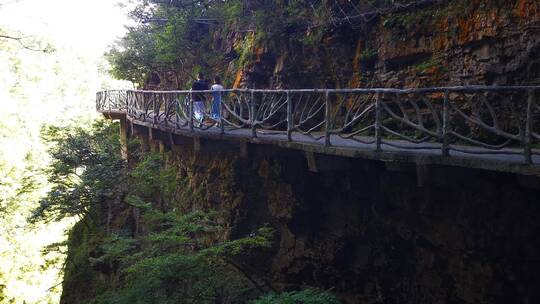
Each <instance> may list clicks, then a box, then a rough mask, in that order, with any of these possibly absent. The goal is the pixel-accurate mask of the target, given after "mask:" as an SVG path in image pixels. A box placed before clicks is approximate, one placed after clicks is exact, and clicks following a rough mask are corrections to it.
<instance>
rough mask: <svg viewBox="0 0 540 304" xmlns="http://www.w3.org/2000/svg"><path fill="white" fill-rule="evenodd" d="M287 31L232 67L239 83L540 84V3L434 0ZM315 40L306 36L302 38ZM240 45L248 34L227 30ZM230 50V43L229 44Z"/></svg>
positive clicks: (321, 85) (528, 0) (296, 85)
mask: <svg viewBox="0 0 540 304" xmlns="http://www.w3.org/2000/svg"><path fill="white" fill-rule="evenodd" d="M304 31H305V32H301V33H294V35H292V34H291V35H282V36H280V38H274V40H273V41H270V42H269V41H266V42H264V41H259V42H258V43H261V44H262V45H258V44H257V43H254V44H253V45H252V46H251V56H250V57H249V58H250V59H249V60H247V61H245V62H243V65H242V66H241V67H238V66H235V65H230V66H229V69H228V75H227V77H228V78H231V79H235V81H234V82H232V81H231V84H233V86H234V87H238V86H244V87H257V88H260V87H265V88H269V87H270V88H307V87H319V88H340V87H426V86H443V85H469V84H487V85H491V84H498V85H504V84H508V85H519V84H522V85H523V84H529V85H532V84H539V83H540V74H539V73H540V72H539V71H540V62H539V59H538V58H540V4H539V3H538V1H534V0H515V1H483V0H475V1H461V0H457V1H443V2H442V4H441V2H437V1H435V2H434V4H431V5H427V6H424V7H420V8H417V7H413V8H411V9H405V10H396V11H393V12H387V13H383V14H381V15H380V16H378V17H377V18H375V19H373V20H371V21H368V22H365V23H363V24H360V25H358V24H353V25H351V24H348V23H346V22H345V23H343V24H340V25H339V26H336V27H335V28H333V29H332V30H327V31H325V32H324V34H323V35H322V36H321V38H314V40H312V41H311V40H310V37H311V36H313V32H311V31H310V30H304ZM299 35H300V37H302V39H304V40H310V42H309V43H306V42H305V41H300V40H302V39H299V38H298V36H299ZM228 37H231V38H233V37H234V39H236V41H240V42H236V43H237V44H238V43H241V41H243V40H244V39H246V36H245V35H232V36H231V35H229V36H228ZM228 49H229V50H231V49H232V47H229V48H228Z"/></svg>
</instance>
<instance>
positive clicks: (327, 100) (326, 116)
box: [324, 90, 332, 147]
mask: <svg viewBox="0 0 540 304" xmlns="http://www.w3.org/2000/svg"><path fill="white" fill-rule="evenodd" d="M331 127H332V125H331V123H330V93H329V92H328V90H325V91H324V145H325V146H326V147H329V146H331V145H332V143H331V142H330V136H331V134H330V128H331Z"/></svg>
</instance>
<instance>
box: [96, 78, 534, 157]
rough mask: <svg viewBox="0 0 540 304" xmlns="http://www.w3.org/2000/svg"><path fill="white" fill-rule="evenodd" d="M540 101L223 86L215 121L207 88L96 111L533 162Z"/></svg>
mask: <svg viewBox="0 0 540 304" xmlns="http://www.w3.org/2000/svg"><path fill="white" fill-rule="evenodd" d="M200 93H203V94H204V95H205V96H206V99H207V100H208V102H207V105H206V111H205V112H204V116H205V119H204V123H203V124H202V125H201V124H199V123H198V122H197V121H196V120H195V118H194V102H193V97H194V95H195V94H200ZM539 97H540V86H506V87H502V86H501V87H495V86H469V87H441V88H421V89H382V88H380V89H327V90H322V89H298V90H251V89H232V90H224V91H222V102H221V104H220V113H221V114H222V116H221V119H215V118H212V117H211V115H210V104H211V102H212V101H211V100H212V98H211V91H197V92H194V91H137V90H122V91H119V90H114V91H102V92H98V93H97V96H96V102H97V104H96V105H97V110H98V111H99V112H102V113H119V114H120V113H125V114H126V115H127V118H128V119H129V120H131V121H132V122H134V123H141V124H145V125H151V126H153V127H161V128H166V129H167V130H181V131H182V132H194V133H200V132H205V133H212V134H220V135H222V136H225V137H227V136H236V137H238V136H244V137H250V138H265V137H272V138H275V139H277V140H282V141H287V142H293V143H294V142H303V143H308V144H313V145H320V146H325V147H343V148H346V149H359V150H372V151H374V152H377V153H378V152H385V151H394V152H396V151H403V152H407V151H409V152H411V151H412V153H415V154H430V155H433V154H437V155H439V156H441V157H445V158H450V157H453V156H460V157H461V156H464V155H465V156H466V155H476V158H485V159H492V160H500V161H502V162H505V161H507V162H513V163H516V162H520V163H523V164H528V165H532V166H536V164H538V163H540V150H539V148H540V101H539V99H540V98H539ZM479 155H481V156H479Z"/></svg>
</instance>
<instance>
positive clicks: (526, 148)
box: [522, 89, 535, 164]
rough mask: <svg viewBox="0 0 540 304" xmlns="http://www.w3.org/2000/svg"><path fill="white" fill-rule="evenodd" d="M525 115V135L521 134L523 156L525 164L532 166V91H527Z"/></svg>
mask: <svg viewBox="0 0 540 304" xmlns="http://www.w3.org/2000/svg"><path fill="white" fill-rule="evenodd" d="M527 93H528V96H527V114H526V116H525V128H524V129H525V132H524V133H525V134H523V139H522V141H523V143H522V144H523V156H524V157H525V163H527V164H532V147H531V124H532V121H531V120H532V106H533V98H534V93H535V92H534V90H532V89H531V90H528V91H527Z"/></svg>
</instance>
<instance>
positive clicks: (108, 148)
mask: <svg viewBox="0 0 540 304" xmlns="http://www.w3.org/2000/svg"><path fill="white" fill-rule="evenodd" d="M118 134H119V132H118V126H117V124H113V123H108V122H106V121H104V120H99V121H97V122H96V123H94V125H93V128H92V129H90V130H89V129H85V128H83V127H74V128H68V129H63V128H58V127H48V128H46V129H45V130H44V131H43V137H44V139H45V140H46V141H48V142H50V143H51V144H52V146H51V148H50V155H51V157H52V162H51V165H50V167H49V168H48V169H46V173H47V176H48V180H49V182H50V183H51V185H52V188H51V190H50V191H49V192H48V194H47V195H46V196H45V198H43V199H42V200H41V202H40V206H39V208H37V209H36V210H35V211H34V213H33V215H32V217H31V220H32V221H34V222H35V221H37V220H43V221H45V222H47V221H53V220H60V219H62V218H65V217H71V216H78V217H83V216H89V215H91V213H92V211H96V208H93V207H95V206H100V205H101V204H103V203H104V202H111V201H120V200H121V198H122V195H123V194H124V191H125V187H126V181H127V180H126V162H125V160H123V159H122V158H121V156H120V152H119V151H120V142H119V140H118V136H119V135H118ZM97 210H99V209H97Z"/></svg>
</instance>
